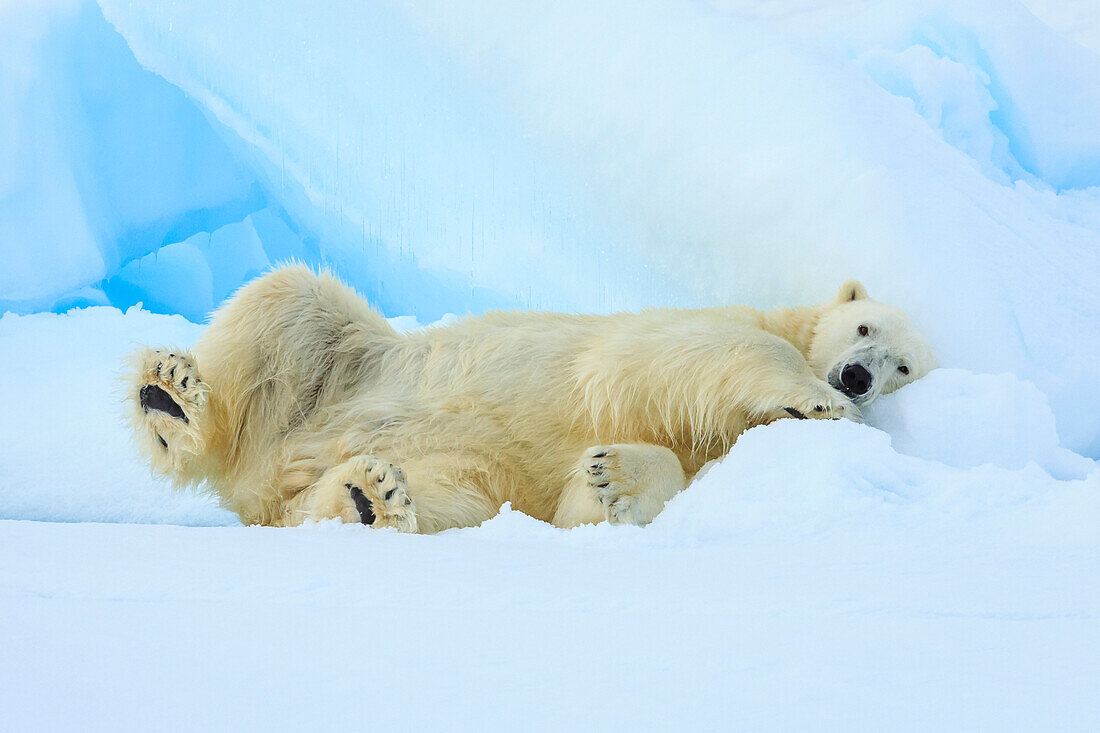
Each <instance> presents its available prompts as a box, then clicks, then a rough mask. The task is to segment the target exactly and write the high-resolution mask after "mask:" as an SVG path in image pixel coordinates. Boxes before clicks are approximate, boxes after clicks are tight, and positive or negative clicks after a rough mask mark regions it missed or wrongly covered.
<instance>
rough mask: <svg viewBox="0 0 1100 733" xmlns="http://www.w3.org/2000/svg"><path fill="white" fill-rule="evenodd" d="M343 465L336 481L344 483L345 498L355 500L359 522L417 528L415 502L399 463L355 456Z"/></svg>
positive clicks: (353, 503)
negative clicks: (396, 464)
mask: <svg viewBox="0 0 1100 733" xmlns="http://www.w3.org/2000/svg"><path fill="white" fill-rule="evenodd" d="M340 469H341V470H340V474H341V475H340V476H339V477H336V480H335V483H336V484H337V485H340V484H342V487H343V489H344V491H345V492H346V494H345V501H350V502H351V503H352V505H353V506H354V508H355V513H356V515H357V516H358V518H359V522H360V523H362V524H367V525H370V526H372V527H393V528H394V529H396V530H397V531H399V532H416V529H417V521H416V506H415V505H414V504H413V500H412V497H410V496H409V491H408V488H409V485H408V482H407V480H406V478H405V472H404V471H403V470H401V468H400V467H399V466H395V465H394V464H392V463H389V462H388V461H380V460H378V459H377V458H373V457H371V456H356V457H355V458H352V459H351V460H349V461H347V462H346V463H344V464H342V466H341V467H340Z"/></svg>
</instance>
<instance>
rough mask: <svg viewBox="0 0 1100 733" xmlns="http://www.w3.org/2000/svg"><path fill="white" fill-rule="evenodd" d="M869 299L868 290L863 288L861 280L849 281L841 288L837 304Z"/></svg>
mask: <svg viewBox="0 0 1100 733" xmlns="http://www.w3.org/2000/svg"><path fill="white" fill-rule="evenodd" d="M867 297H868V295H867V288H865V287H863V283H861V282H860V281H859V280H849V281H848V282H846V283H844V284H843V285H841V286H840V292H839V293H837V296H836V302H838V303H850V302H852V301H853V300H863V299H865V298H867Z"/></svg>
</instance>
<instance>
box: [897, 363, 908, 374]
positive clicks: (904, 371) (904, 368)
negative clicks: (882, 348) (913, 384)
mask: <svg viewBox="0 0 1100 733" xmlns="http://www.w3.org/2000/svg"><path fill="white" fill-rule="evenodd" d="M898 371H899V372H901V373H902V374H908V373H909V367H907V366H905V365H904V364H902V365H901V366H899V367H898Z"/></svg>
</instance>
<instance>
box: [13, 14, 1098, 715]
mask: <svg viewBox="0 0 1100 733" xmlns="http://www.w3.org/2000/svg"><path fill="white" fill-rule="evenodd" d="M292 259H293V260H301V261H305V262H307V263H310V264H313V265H322V264H323V265H326V266H328V267H331V268H333V269H334V270H336V271H337V272H338V273H339V274H340V275H342V276H343V277H345V278H346V279H347V280H349V281H350V282H351V283H352V284H354V285H355V286H356V287H357V288H358V289H359V290H360V291H361V292H362V293H363V294H364V295H365V296H366V297H368V299H369V300H370V301H371V302H372V303H373V304H375V305H376V306H378V307H379V308H381V309H382V310H383V312H384V313H386V314H387V315H388V316H391V317H393V318H391V322H392V323H394V325H395V327H397V328H399V329H400V330H410V329H415V328H419V327H420V326H421V324H426V323H431V322H434V321H437V320H439V319H440V318H441V317H443V320H444V322H446V321H447V320H450V319H453V318H455V316H453V315H449V314H451V313H459V314H461V313H466V312H474V313H479V312H482V311H484V310H486V309H488V308H496V307H516V306H518V307H536V308H559V309H565V310H587V311H599V312H607V311H610V310H614V309H622V308H638V307H643V306H647V305H674V306H696V305H712V304H724V303H742V302H744V303H749V304H751V305H754V306H758V307H766V308H770V307H774V306H777V305H789V304H804V303H808V302H813V301H820V300H825V299H827V298H830V297H832V296H833V294H834V293H835V290H836V288H837V287H838V286H839V284H840V283H841V282H843V281H844V280H846V279H848V278H850V277H858V278H860V279H862V280H863V281H864V282H865V284H866V285H867V286H868V288H869V290H870V292H871V294H872V296H874V297H876V298H879V299H882V300H885V301H887V302H891V303H895V304H896V305H899V306H901V307H903V308H904V309H905V310H906V311H907V312H909V313H910V314H911V315H912V316H913V318H914V320H915V322H916V323H917V324H918V325H919V327H920V328H921V329H922V330H923V331H924V332H925V333H927V335H928V336H929V338H930V339H931V340H932V342H933V345H934V347H935V350H936V352H937V354H938V357H939V361H940V364H941V366H943V367H944V368H942V369H940V370H937V371H935V372H933V373H932V374H930V375H929V376H928V377H926V378H924V379H922V380H921V381H919V382H917V383H915V384H913V385H911V386H909V387H907V388H905V389H903V390H901V391H900V392H898V393H897V394H895V395H891V396H889V397H887V398H884V399H882V400H881V401H879V402H878V403H876V404H875V405H873V406H872V408H871V409H870V410H869V411H868V414H867V423H866V424H862V425H861V424H855V423H850V422H838V423H832V422H828V423H821V422H796V421H783V422H781V423H778V424H776V425H773V426H769V427H767V428H761V429H755V430H752V431H750V432H749V433H747V434H746V435H745V436H743V437H742V439H741V440H740V441H739V442H738V444H737V446H736V447H735V448H734V450H733V451H732V452H731V454H730V455H729V456H728V457H726V458H725V459H724V460H723V461H721V462H716V463H715V464H712V465H711V466H709V467H708V469H707V472H706V473H705V475H703V476H701V477H700V478H699V479H697V480H696V482H695V483H694V484H693V485H692V487H691V488H690V489H689V490H688V491H686V492H684V493H683V494H681V495H680V496H678V497H676V498H675V499H674V500H673V501H672V502H671V503H670V504H669V506H668V507H667V509H666V511H665V512H664V513H663V514H662V515H661V516H660V517H659V518H658V520H657V521H656V522H654V523H653V524H652V525H651V526H649V527H647V528H645V529H637V528H612V527H582V528H578V529H576V530H573V531H569V532H565V531H561V530H557V529H555V528H553V527H550V526H548V525H545V524H541V523H539V522H537V521H535V520H533V519H530V518H528V517H524V516H523V515H521V514H518V513H516V512H511V511H505V512H503V513H502V514H501V515H500V516H499V517H497V518H495V519H493V520H491V521H489V522H487V523H486V524H485V525H484V526H482V527H479V528H474V529H469V530H461V531H452V532H447V533H444V534H442V535H439V536H435V537H409V536H401V535H397V534H392V533H388V532H382V531H374V530H370V529H368V528H364V527H358V526H355V527H342V526H336V525H333V524H331V523H322V524H321V525H317V526H312V527H303V528H296V529H291V530H271V529H264V528H257V527H241V526H239V523H238V521H237V519H236V517H235V516H233V515H231V514H229V513H227V512H225V511H224V510H222V509H220V508H218V506H217V505H216V503H215V502H214V501H213V500H212V499H210V498H209V497H205V496H201V495H197V494H181V493H174V492H173V491H172V490H170V489H169V487H167V486H166V485H165V484H164V483H163V482H161V481H159V480H157V479H155V478H154V477H152V476H150V475H149V472H148V470H147V468H145V467H144V466H143V465H142V464H141V462H140V461H139V460H138V458H137V456H136V455H135V452H134V451H133V449H132V448H131V447H130V446H129V443H128V440H127V437H126V434H125V431H124V428H123V426H122V422H121V419H120V415H121V408H120V405H119V389H120V388H121V386H120V382H119V379H118V369H119V366H120V363H121V358H122V356H123V355H124V354H125V353H127V352H128V351H130V350H131V349H133V348H134V347H135V346H136V344H139V343H152V344H173V345H179V346H186V345H187V344H189V343H191V342H193V341H194V340H195V339H196V338H197V337H198V335H199V334H200V333H201V327H200V326H197V325H195V324H197V323H200V322H202V321H203V320H204V319H205V318H206V316H207V314H208V313H209V312H210V311H212V310H213V309H214V308H216V307H217V306H218V305H219V303H220V302H221V301H222V300H223V299H224V298H225V297H226V296H227V295H228V294H229V293H231V292H232V291H233V290H234V289H235V288H236V287H238V286H239V285H240V284H241V283H242V282H245V281H247V280H248V279H250V278H252V277H254V276H256V275H257V274H258V273H261V272H263V271H265V270H266V269H267V268H269V267H271V266H272V265H275V264H277V263H279V262H282V261H286V260H292ZM1098 294H1100V5H1098V4H1097V3H1095V2H1093V1H1092V0H1058V1H1057V2H1055V1H1054V0H1023V2H1022V3H1021V2H1016V1H1015V0H965V1H964V0H897V1H896V2H890V3H883V2H876V1H874V0H843V1H837V2H824V1H823V0H785V1H784V2H772V1H771V0H769V1H767V2H765V1H764V0H707V1H706V2H694V3H681V2H675V1H674V0H642V1H641V2H637V3H633V4H631V6H630V9H629V11H624V9H623V7H622V6H620V5H617V4H614V3H593V2H590V1H589V0H563V1H562V2H558V3H551V4H545V3H524V2H520V3H516V2H513V1H511V0H510V1H508V2H505V1H504V0H484V1H483V2H478V3H475V4H470V3H464V4H454V3H450V2H438V1H429V2H424V0H417V1H416V2H409V1H408V0H378V1H377V2H371V3H366V4H364V3H358V2H347V1H343V2H339V1H338V2H330V3H325V4H322V5H320V6H318V7H312V8H310V9H309V12H302V9H301V6H300V5H296V4H291V3H284V2H271V1H270V0H264V1H263V2H261V1H260V0H228V1H227V0H217V2H215V1H214V0H190V1H189V2H187V3H169V2H159V1H157V2H141V3H133V2H129V1H126V0H100V2H98V3H96V2H92V0H47V1H43V2H40V1H38V0H6V1H5V0H0V313H4V312H7V314H6V315H4V316H3V317H2V319H0V405H3V409H2V410H0V445H2V446H3V448H2V449H0V618H3V619H4V622H5V628H7V629H9V630H10V631H11V633H8V634H5V636H4V639H3V640H2V641H0V709H2V710H4V715H3V720H4V724H5V727H10V728H13V729H50V728H69V727H72V726H73V725H74V721H79V725H80V727H81V728H83V729H89V730H95V729H110V730H118V729H120V728H121V729H134V730H147V729H149V728H153V727H155V728H167V729H180V730H186V729H191V730H193V729H196V728H230V729H249V728H273V729H300V728H304V727H307V726H309V727H320V728H329V727H336V726H338V725H339V726H341V727H349V726H356V727H362V726H364V725H380V726H387V725H388V726H391V727H397V726H402V727H415V728H420V727H428V726H433V727H447V728H470V729H481V728H484V727H486V726H489V725H494V724H495V725H497V726H500V727H505V726H507V727H510V728H518V727H520V726H522V727H524V728H530V727H542V728H545V729H561V728H585V727H594V726H595V725H600V726H601V727H607V726H611V727H636V728H709V729H727V728H730V727H743V728H754V729H756V728H759V729H770V728H779V729H791V728H813V729H835V730H851V729H867V728H870V729H883V728H888V729H906V728H909V729H914V730H928V729H942V728H952V729H958V728H963V729H974V728H995V729H1004V730H1010V729H1039V728H1042V729H1060V730H1074V729H1079V730H1089V729H1091V728H1092V727H1094V726H1093V724H1094V721H1095V720H1096V719H1097V718H1098V717H1100V705H1098V703H1097V702H1096V696H1095V694H1094V691H1093V689H1092V688H1093V687H1094V684H1093V681H1094V680H1095V679H1096V677H1097V673H1098V672H1100V669H1098V663H1097V661H1096V660H1097V659H1100V654H1098V652H1100V633H1098V629H1100V625H1098V624H1097V620H1098V618H1100V592H1098V591H1097V590H1096V583H1095V582H1094V581H1095V578H1096V577H1097V571H1098V570H1100V567H1098V566H1100V537H1098V535H1097V532H1096V527H1097V526H1100V523H1098V520H1100V493H1098V489H1100V472H1098V471H1097V464H1096V461H1095V460H1094V459H1098V458H1100V412H1098V411H1097V410H1096V409H1094V408H1093V406H1094V405H1096V404H1098V403H1100V380H1097V379H1096V369H1095V364H1096V362H1097V356H1098V351H1097V346H1096V344H1097V343H1100V295H1098ZM70 309H72V310H70ZM444 314H448V315H446V316H444Z"/></svg>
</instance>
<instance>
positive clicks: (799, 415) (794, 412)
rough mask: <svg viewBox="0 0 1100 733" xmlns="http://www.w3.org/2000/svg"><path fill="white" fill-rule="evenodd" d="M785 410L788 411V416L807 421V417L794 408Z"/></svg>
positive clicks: (785, 408)
mask: <svg viewBox="0 0 1100 733" xmlns="http://www.w3.org/2000/svg"><path fill="white" fill-rule="evenodd" d="M783 409H784V410H786V411H787V414H788V415H790V416H791V417H797V418H798V419H799V420H805V419H806V416H805V415H803V414H802V413H801V412H799V411H798V410H796V409H794V408H793V407H784V408H783Z"/></svg>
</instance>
